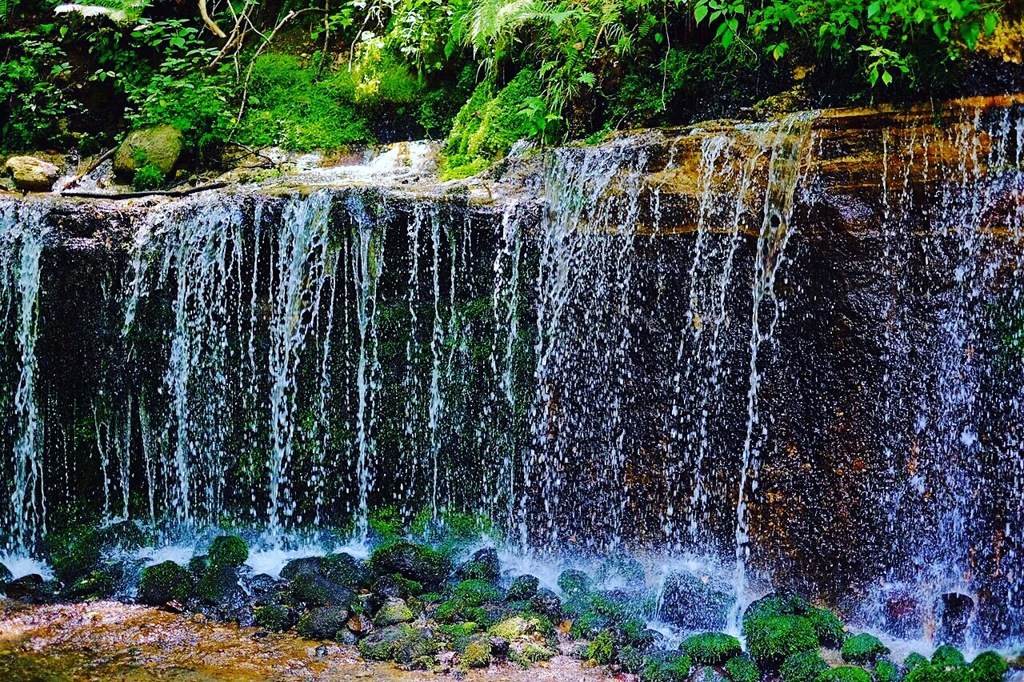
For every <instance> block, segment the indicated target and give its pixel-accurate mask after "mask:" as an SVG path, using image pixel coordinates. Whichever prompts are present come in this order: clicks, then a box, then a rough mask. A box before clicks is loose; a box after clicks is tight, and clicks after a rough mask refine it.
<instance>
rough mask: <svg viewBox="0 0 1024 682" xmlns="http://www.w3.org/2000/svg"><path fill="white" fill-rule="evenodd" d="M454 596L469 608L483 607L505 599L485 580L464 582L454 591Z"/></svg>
mask: <svg viewBox="0 0 1024 682" xmlns="http://www.w3.org/2000/svg"><path fill="white" fill-rule="evenodd" d="M452 595H453V596H454V597H455V598H457V599H461V600H462V601H463V602H465V603H466V604H467V605H468V606H482V605H483V604H486V603H487V602H496V601H501V600H502V599H504V597H505V595H504V594H503V593H502V592H501V590H500V589H498V588H497V587H495V586H494V585H492V584H491V583H489V582H487V581H485V580H463V581H462V582H461V583H459V584H458V585H456V586H455V589H454V590H452Z"/></svg>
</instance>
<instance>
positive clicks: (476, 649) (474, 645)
mask: <svg viewBox="0 0 1024 682" xmlns="http://www.w3.org/2000/svg"><path fill="white" fill-rule="evenodd" d="M462 664H463V665H465V666H466V667H467V668H486V667H487V666H489V665H490V664H491V643H490V642H489V641H488V640H486V639H484V638H482V637H478V638H476V639H474V640H472V641H471V642H469V644H467V645H466V650H465V651H463V652H462Z"/></svg>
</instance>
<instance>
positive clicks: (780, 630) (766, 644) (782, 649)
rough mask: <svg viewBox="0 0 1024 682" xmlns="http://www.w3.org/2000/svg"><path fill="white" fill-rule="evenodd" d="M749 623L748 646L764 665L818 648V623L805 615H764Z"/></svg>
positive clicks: (759, 663) (777, 663)
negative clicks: (816, 632) (811, 621)
mask: <svg viewBox="0 0 1024 682" xmlns="http://www.w3.org/2000/svg"><path fill="white" fill-rule="evenodd" d="M748 625H749V627H748V632H747V650H748V651H749V652H750V655H751V656H753V657H754V660H755V661H757V663H758V665H759V666H761V667H765V668H769V669H774V668H776V667H778V666H779V665H780V664H781V663H782V662H783V661H784V660H786V659H787V658H788V657H790V656H792V655H793V654H796V653H800V652H801V651H809V650H812V649H817V648H818V637H817V635H815V634H814V627H813V626H812V625H811V623H810V621H808V620H807V619H806V618H803V617H801V616H795V615H783V616H768V617H762V618H758V619H757V620H756V621H755V622H752V623H749V624H748Z"/></svg>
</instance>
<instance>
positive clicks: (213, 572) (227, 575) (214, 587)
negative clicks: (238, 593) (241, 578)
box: [195, 566, 238, 606]
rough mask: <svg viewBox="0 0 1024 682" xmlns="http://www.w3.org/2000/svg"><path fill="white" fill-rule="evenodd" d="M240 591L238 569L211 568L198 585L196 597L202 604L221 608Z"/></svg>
mask: <svg viewBox="0 0 1024 682" xmlns="http://www.w3.org/2000/svg"><path fill="white" fill-rule="evenodd" d="M237 589H238V569H237V568H235V567H233V566H210V567H209V568H208V569H207V570H206V571H205V572H204V573H203V577H202V578H201V579H200V580H199V584H198V585H196V592H195V596H196V598H197V599H198V601H199V603H200V604H206V605H207V606H220V605H223V604H225V603H227V602H228V601H229V600H230V599H231V598H232V596H233V595H234V592H235V590H237Z"/></svg>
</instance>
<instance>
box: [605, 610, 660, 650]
mask: <svg viewBox="0 0 1024 682" xmlns="http://www.w3.org/2000/svg"><path fill="white" fill-rule="evenodd" d="M615 632H616V633H617V638H616V639H617V640H618V641H620V642H622V643H623V644H624V645H626V646H631V647H633V648H635V649H639V650H641V651H645V650H647V649H650V648H651V647H653V646H654V643H655V642H656V641H657V637H658V634H657V633H656V632H655V631H654V630H651V629H650V628H648V627H647V623H646V621H644V620H642V619H640V618H630V619H629V620H627V621H625V622H623V623H621V624H619V625H617V626H616V627H615Z"/></svg>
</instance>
